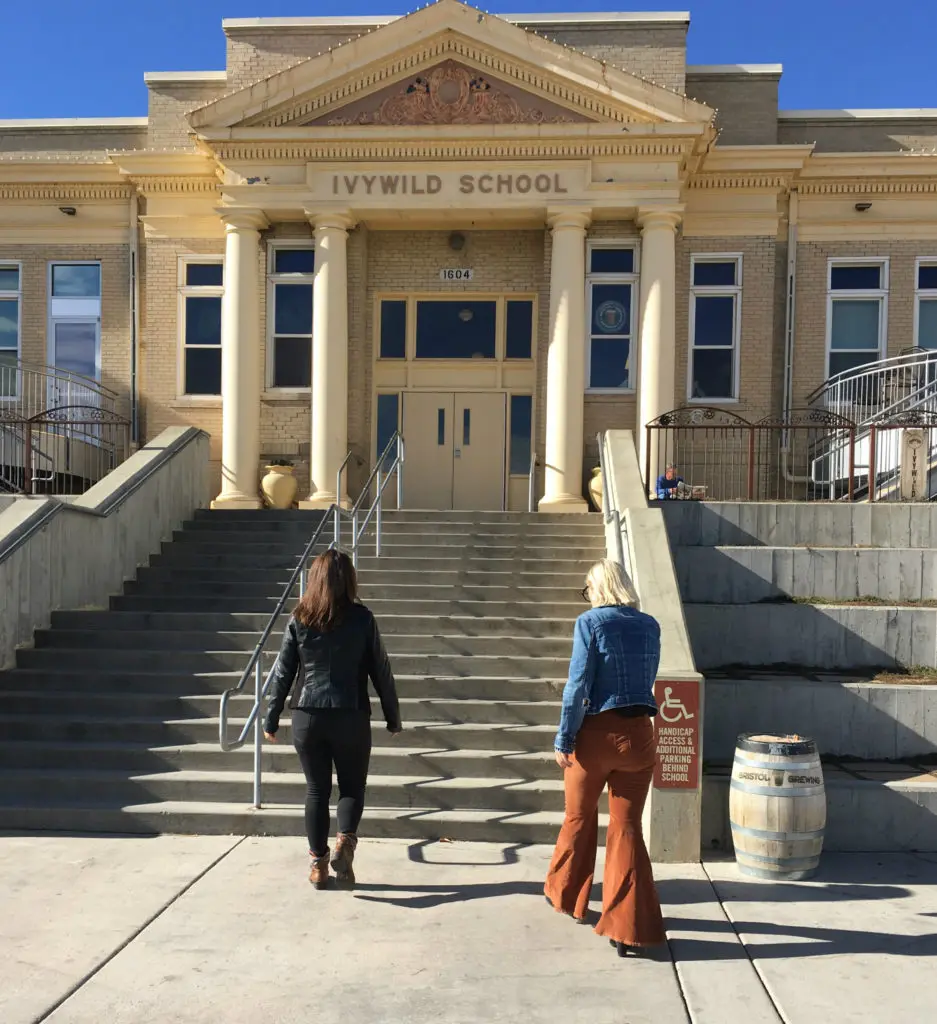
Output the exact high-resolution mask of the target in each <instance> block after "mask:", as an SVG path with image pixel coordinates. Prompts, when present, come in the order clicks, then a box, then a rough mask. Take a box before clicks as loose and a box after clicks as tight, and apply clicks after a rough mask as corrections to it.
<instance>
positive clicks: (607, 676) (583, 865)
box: [544, 559, 665, 956]
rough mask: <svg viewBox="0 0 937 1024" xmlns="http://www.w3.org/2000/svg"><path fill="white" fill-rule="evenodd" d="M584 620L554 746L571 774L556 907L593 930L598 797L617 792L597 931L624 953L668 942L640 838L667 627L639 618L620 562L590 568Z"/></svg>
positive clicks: (553, 874)
mask: <svg viewBox="0 0 937 1024" xmlns="http://www.w3.org/2000/svg"><path fill="white" fill-rule="evenodd" d="M582 596H583V599H584V600H586V601H587V602H588V603H589V604H591V605H592V607H591V609H590V610H589V611H587V612H584V613H583V614H582V615H580V616H579V618H578V619H577V620H576V627H575V632H574V635H573V653H572V657H571V659H570V663H569V678H568V680H567V683H566V688H565V690H564V691H563V707H562V712H561V717H560V727H559V731H558V732H557V735H556V741H555V743H554V748H555V752H556V763H557V764H558V765H559V766H560V767H561V768H562V769H563V772H564V786H565V791H566V816H565V819H564V821H563V827H562V828H561V830H560V834H559V838H558V839H557V842H556V850H555V852H554V854H553V860H552V862H551V864H550V870H549V872H548V873H547V880H546V885H545V886H544V893H545V895H546V898H547V902H548V903H550V904H551V906H552V907H553V908H554V909H555V910H557V911H560V912H561V913H564V914H568V915H569V916H570V917H572V918H574V919H576V920H577V921H579V922H580V923H585V917H586V912H587V910H588V907H589V894H590V892H591V889H592V876H593V873H594V871H595V855H596V847H597V845H598V834H599V813H598V805H599V797H600V796H601V795H602V791H603V790H604V789H605V787H606V785H607V786H608V790H609V823H608V834H607V838H606V841H605V877H604V881H603V884H602V916H601V917H600V918H599V921H598V923H597V924H596V926H595V930H596V932H597V933H598V934H599V935H605V936H607V937H608V939H609V940H610V942H611V944H612V946H614V947H615V948H616V949H617V950H618V955H619V956H626V955H627V954H628V953H629V952H637V951H640V950H641V949H642V948H643V947H646V946H655V945H657V944H659V943H662V942H663V941H664V939H665V934H664V922H663V918H662V916H661V910H660V901H659V900H658V898H657V890H656V889H655V887H654V876H653V873H652V871H651V861H650V857H648V853H647V847H646V846H645V845H644V837H643V835H642V832H641V815H642V812H643V811H644V803H645V801H646V799H647V793H648V790H649V789H650V785H651V779H652V777H653V774H654V760H655V756H656V741H655V738H654V729H653V726H652V724H651V718H652V717H653V716H654V715H656V714H657V703H656V701H655V700H654V690H653V687H654V679H655V678H656V676H657V667H658V664H659V662H660V626H659V625H658V623H657V620H656V619H654V618H652V617H651V616H650V615H645V614H644V613H643V612H640V611H638V608H637V605H638V596H637V594H636V593H635V590H634V587H633V586H632V584H631V581H630V580H629V579H628V576H627V574H626V573H625V571H624V570H623V569H622V567H621V566H620V565H618V563H617V562H612V561H609V560H608V559H603V560H602V561H601V562H597V563H596V564H595V565H594V566H592V568H591V569H590V570H589V575H588V577H587V578H586V586H585V587H584V588H583V590H582Z"/></svg>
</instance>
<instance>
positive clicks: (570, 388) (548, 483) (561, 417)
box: [539, 210, 590, 512]
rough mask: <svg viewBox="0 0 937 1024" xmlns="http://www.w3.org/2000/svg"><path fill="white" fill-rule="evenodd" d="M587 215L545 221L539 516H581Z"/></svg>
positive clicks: (580, 213)
mask: <svg viewBox="0 0 937 1024" xmlns="http://www.w3.org/2000/svg"><path fill="white" fill-rule="evenodd" d="M589 221H590V214H589V212H588V211H581V210H574V211H573V210H571V211H564V212H559V213H556V214H554V215H553V216H551V217H550V221H549V223H550V227H551V228H552V231H553V257H552V262H551V264H550V347H549V351H548V354H547V409H546V453H545V456H546V457H545V460H544V493H543V498H541V500H540V504H539V509H540V511H541V512H585V511H586V502H585V500H584V499H583V496H582V483H583V481H582V431H583V425H582V420H583V409H584V405H583V400H584V395H583V393H584V391H585V384H586V348H585V335H586V307H585V301H586V300H585V294H586V291H585V290H586V228H587V227H588V226H589Z"/></svg>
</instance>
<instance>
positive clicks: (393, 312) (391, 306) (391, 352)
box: [381, 299, 407, 359]
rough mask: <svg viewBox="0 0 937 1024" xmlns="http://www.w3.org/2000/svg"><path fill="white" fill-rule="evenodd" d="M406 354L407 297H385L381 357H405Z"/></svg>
mask: <svg viewBox="0 0 937 1024" xmlns="http://www.w3.org/2000/svg"><path fill="white" fill-rule="evenodd" d="M406 355H407V302H406V299H385V300H384V301H383V302H381V359H405V358H406Z"/></svg>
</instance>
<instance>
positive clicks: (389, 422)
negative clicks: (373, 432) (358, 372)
mask: <svg viewBox="0 0 937 1024" xmlns="http://www.w3.org/2000/svg"><path fill="white" fill-rule="evenodd" d="M399 407H400V398H399V396H398V395H378V396H377V454H378V455H379V456H380V454H381V452H383V451H384V449H385V448H386V447H387V446H388V444H390V439H391V438H392V437H393V436H394V432H395V431H396V430H397V422H398V421H397V416H398V410H399ZM393 461H394V455H393V454H390V455H388V457H387V464H388V465H389V464H390V463H391V462H393Z"/></svg>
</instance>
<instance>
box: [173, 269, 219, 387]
mask: <svg viewBox="0 0 937 1024" xmlns="http://www.w3.org/2000/svg"><path fill="white" fill-rule="evenodd" d="M179 285H180V287H179V336H180V339H181V342H182V358H181V363H180V373H179V377H180V381H179V393H180V394H182V395H194V396H197V395H220V394H221V298H222V295H223V294H224V261H223V260H222V259H220V258H219V257H217V256H210V257H205V256H197V257H185V258H183V259H182V260H181V261H180V264H179Z"/></svg>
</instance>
